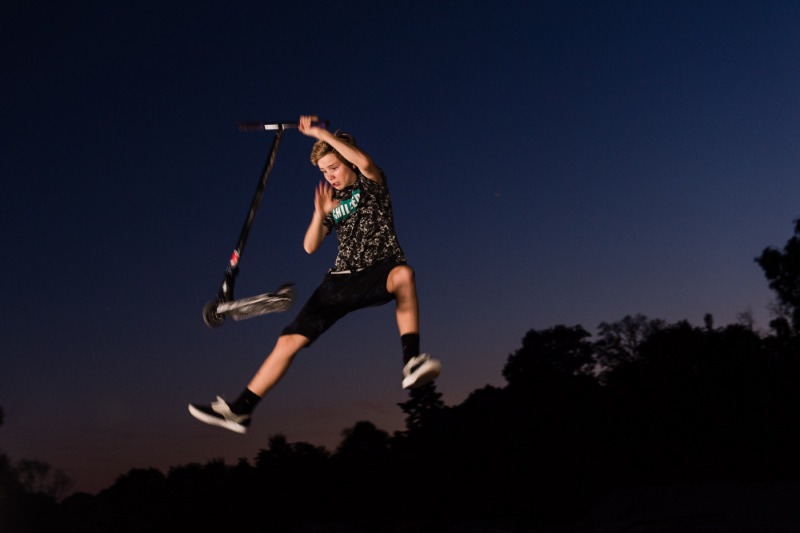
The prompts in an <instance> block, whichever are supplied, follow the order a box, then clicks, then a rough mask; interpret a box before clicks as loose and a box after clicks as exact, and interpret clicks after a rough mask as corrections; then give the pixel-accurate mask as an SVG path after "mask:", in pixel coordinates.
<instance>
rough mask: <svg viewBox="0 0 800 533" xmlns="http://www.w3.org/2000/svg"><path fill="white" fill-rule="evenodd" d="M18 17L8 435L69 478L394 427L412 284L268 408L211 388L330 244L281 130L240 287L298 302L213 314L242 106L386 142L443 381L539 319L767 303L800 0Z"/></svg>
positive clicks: (4, 372) (794, 186)
mask: <svg viewBox="0 0 800 533" xmlns="http://www.w3.org/2000/svg"><path fill="white" fill-rule="evenodd" d="M0 42H1V43H2V54H1V55H0V57H2V83H0V95H1V96H2V98H1V99H0V106H2V116H1V118H2V120H0V128H1V129H0V132H1V133H2V144H1V145H0V146H2V152H1V155H0V173H1V174H2V183H3V194H2V195H1V196H0V202H2V209H1V210H0V216H2V226H3V230H2V238H3V240H2V244H3V246H2V249H3V253H4V261H2V267H1V268H2V274H3V276H2V279H3V280H4V283H5V290H4V293H5V294H6V300H5V305H3V306H2V310H0V313H2V320H0V333H1V334H2V337H1V340H2V344H0V346H2V347H1V348H0V350H2V357H1V358H0V407H2V408H3V410H4V412H5V422H4V424H3V425H2V426H0V452H3V453H6V454H7V455H8V456H9V458H10V459H11V460H12V461H17V460H20V459H23V458H27V459H35V460H39V461H45V462H47V463H49V464H50V465H51V466H52V467H54V468H59V469H61V470H63V471H64V472H65V473H66V474H67V475H68V476H69V477H70V478H71V479H72V480H73V481H74V482H75V486H74V487H73V489H74V490H83V491H88V492H92V493H95V492H96V491H98V490H101V489H103V488H107V487H109V486H110V485H111V484H113V482H114V480H115V479H116V477H117V476H119V475H121V474H124V473H126V472H128V470H130V469H131V468H149V467H154V468H158V469H160V470H162V471H163V472H164V473H166V472H167V471H168V469H169V467H170V466H178V465H185V464H188V463H192V462H201V463H205V462H206V461H208V460H210V459H214V458H222V459H225V460H226V462H228V463H230V464H234V463H235V462H236V461H237V460H238V459H239V458H246V459H248V460H252V459H253V458H254V457H255V455H256V454H257V453H258V451H259V450H260V449H265V448H266V447H267V445H268V439H269V437H270V436H272V435H275V434H283V435H285V436H286V438H287V439H288V440H289V441H290V442H298V441H303V442H309V443H312V444H317V445H323V446H326V447H327V448H329V449H330V450H331V451H332V450H333V449H334V448H335V446H336V445H337V444H338V443H339V441H340V436H341V432H342V430H344V429H347V428H350V427H352V426H353V425H354V424H355V423H356V422H358V421H361V420H369V421H371V422H373V423H374V424H375V425H376V426H378V428H380V429H383V430H385V431H388V432H390V433H391V432H392V431H395V430H398V429H402V428H403V423H404V421H403V413H402V411H401V410H400V409H399V407H398V406H397V403H398V402H403V401H405V400H407V399H408V394H407V393H406V392H405V391H403V390H402V389H401V386H400V381H401V369H402V361H401V349H400V341H399V337H398V334H397V329H396V323H395V319H394V305H393V304H389V305H386V306H383V307H380V308H372V309H366V310H363V311H359V312H357V313H355V314H353V315H350V316H348V317H346V318H345V319H343V320H342V321H341V322H339V323H338V324H337V325H336V326H334V328H333V329H332V330H330V331H329V332H328V333H326V334H325V335H324V336H323V337H322V338H321V339H320V340H318V341H317V342H316V343H315V344H314V345H313V346H312V347H311V348H310V349H308V350H304V351H302V352H301V353H300V354H299V355H298V357H297V358H296V359H295V362H294V365H293V366H292V368H291V369H290V371H289V373H288V374H287V375H286V376H285V378H284V380H283V381H282V382H281V383H280V384H279V385H278V386H277V388H276V389H274V390H273V391H272V392H271V393H270V394H269V395H268V396H267V397H266V398H265V399H264V401H262V402H261V404H260V406H259V408H258V409H257V411H256V412H255V416H254V420H253V425H252V428H251V431H250V432H249V433H248V434H247V435H245V436H242V435H236V434H234V433H231V432H227V431H224V430H222V429H219V428H213V427H209V426H206V425H204V424H201V423H200V422H197V421H196V420H194V419H193V418H192V417H191V416H190V415H189V413H188V411H187V404H188V403H189V402H198V403H208V402H210V401H211V400H213V399H214V397H215V396H216V395H217V394H219V395H223V396H226V397H227V398H228V399H234V398H235V396H236V395H238V393H239V392H240V391H241V390H242V388H243V387H244V386H245V385H246V383H247V382H248V381H249V379H250V377H251V376H252V374H253V372H255V370H256V369H257V368H258V366H259V365H260V364H261V362H262V360H263V358H264V357H265V356H266V355H267V353H268V352H269V350H270V349H271V348H272V346H273V344H274V342H275V339H276V338H277V336H278V334H279V333H280V331H281V329H282V328H283V327H284V326H285V325H286V324H287V323H288V322H289V321H290V320H291V319H292V318H293V316H294V313H296V312H297V311H298V310H299V308H300V306H301V305H302V303H303V302H304V301H305V299H306V298H307V297H308V296H309V295H310V294H311V292H312V291H313V290H314V288H316V286H317V285H318V284H319V282H320V281H321V279H322V276H323V274H324V272H325V271H326V270H327V269H328V268H329V267H330V266H331V265H332V263H333V259H334V256H335V252H336V247H335V240H334V239H333V238H329V239H328V241H327V242H326V243H325V245H324V246H323V248H322V249H321V250H320V251H318V252H317V253H316V254H314V255H307V254H306V253H305V252H304V251H303V248H302V240H303V235H304V233H305V229H306V226H307V224H308V222H309V220H310V218H311V215H312V211H313V192H314V187H315V186H316V184H317V182H318V181H319V179H320V178H321V174H320V172H319V171H318V170H317V169H315V168H314V167H313V166H312V165H311V163H310V162H309V159H308V156H309V152H310V149H311V145H312V144H313V141H312V139H310V138H308V137H305V136H303V135H301V134H300V133H298V132H297V131H294V130H290V131H287V132H286V134H285V135H284V137H283V142H282V145H281V149H280V152H279V154H278V157H277V160H276V163H275V167H274V170H273V172H272V174H271V176H270V180H269V183H268V184H267V187H266V191H265V193H264V198H263V202H262V204H261V207H260V210H259V211H258V214H257V216H256V219H255V223H254V225H253V228H252V231H251V233H250V237H249V240H248V242H247V246H246V248H245V250H244V253H243V256H242V260H241V263H240V267H241V269H240V273H239V276H238V279H237V284H236V289H235V295H236V296H237V297H245V296H252V295H255V294H260V293H264V292H270V291H273V290H275V289H276V288H277V287H278V286H280V285H281V284H282V283H284V282H293V283H295V284H296V288H297V300H296V303H295V307H294V308H293V309H292V310H290V311H288V312H287V313H276V314H270V315H265V316H261V317H257V318H253V319H250V320H245V321H240V322H235V321H228V322H226V323H225V324H224V325H223V326H222V327H220V328H219V329H209V328H208V327H206V326H205V324H204V323H203V320H202V317H201V315H202V308H203V305H204V304H205V303H206V302H207V301H209V300H211V299H213V298H214V297H215V296H216V293H217V290H218V289H219V286H220V283H221V281H222V277H223V274H224V271H225V266H226V264H227V260H228V257H229V255H230V253H231V251H232V250H233V248H234V246H235V245H236V242H237V240H238V237H239V232H240V230H241V228H242V224H243V222H244V219H245V216H246V214H247V210H248V208H249V205H250V201H251V198H252V195H253V192H254V190H255V187H256V184H257V182H258V179H259V176H260V174H261V170H262V167H263V165H264V161H265V159H266V156H267V153H268V151H269V147H270V144H271V142H272V137H273V134H272V133H269V132H261V133H243V132H240V131H238V127H237V126H238V123H239V122H240V121H249V120H260V121H294V120H296V119H297V118H298V117H299V115H301V114H318V115H320V116H324V117H326V118H327V119H328V120H330V123H331V129H341V130H343V131H347V132H349V133H351V134H353V135H354V136H355V137H356V139H357V141H358V144H359V145H360V146H361V147H362V148H363V149H364V150H366V151H367V152H368V153H370V154H371V155H372V156H373V158H374V159H375V160H376V162H377V163H378V164H379V165H380V166H381V167H382V168H383V169H384V170H385V172H386V175H387V177H388V181H389V185H390V190H391V192H392V198H393V202H394V207H395V222H396V226H397V231H398V235H399V238H400V243H401V245H402V246H403V248H404V249H405V252H406V254H407V256H408V257H409V260H410V263H411V265H412V266H414V268H415V270H416V272H417V283H418V290H419V297H420V305H421V320H422V331H421V336H422V349H423V351H427V352H430V353H431V354H432V355H434V357H436V358H438V359H440V360H441V361H442V363H443V365H444V369H443V374H442V376H441V378H440V379H439V380H438V382H437V388H438V390H439V392H441V393H442V395H443V396H442V399H443V401H444V402H445V404H447V405H456V404H459V403H460V402H462V401H463V400H464V399H465V398H466V397H467V396H468V395H469V394H470V393H471V392H472V391H474V390H476V389H479V388H481V387H484V386H485V385H494V386H504V385H505V381H504V379H503V377H502V374H501V372H502V368H503V366H504V364H505V362H506V359H507V357H508V355H509V354H511V353H512V352H514V351H515V350H516V349H517V348H519V347H520V346H521V339H522V337H523V336H524V335H525V333H526V332H527V331H529V330H531V329H537V330H542V329H546V328H550V327H554V326H557V325H566V326H576V325H581V326H583V327H584V328H585V329H586V330H587V331H589V332H590V333H595V332H596V328H597V326H598V324H600V323H601V322H604V321H605V322H614V321H617V320H621V319H622V318H624V317H625V316H626V315H635V314H637V313H641V314H643V315H645V316H647V317H649V318H653V319H663V320H666V321H668V322H677V321H679V320H688V321H689V322H690V323H692V324H693V325H698V326H699V325H702V324H703V316H704V315H705V314H706V313H710V314H712V315H713V316H714V319H715V324H716V325H717V326H724V325H727V324H731V323H735V322H736V321H737V320H739V319H740V317H741V316H742V314H743V313H750V314H751V315H752V317H753V318H754V319H755V327H756V328H757V329H758V330H760V331H764V332H767V331H768V322H769V319H770V317H771V315H770V311H769V307H770V304H771V302H772V301H773V294H772V292H771V291H770V290H769V288H768V286H767V281H766V279H765V277H764V275H763V272H762V271H761V269H760V267H759V266H758V265H757V263H756V262H755V261H754V259H755V257H757V256H758V255H760V253H761V251H762V250H763V249H764V248H765V247H767V246H776V247H782V246H783V244H784V243H785V242H786V241H787V240H788V239H789V238H790V237H791V235H792V231H793V220H794V219H795V218H797V217H798V216H800V207H799V204H798V198H800V100H799V99H798V95H800V61H799V60H798V58H800V3H797V2H793V1H767V2H753V1H735V0H734V1H722V0H718V1H704V0H700V1H697V0H691V1H689V0H687V1H675V2H656V1H618V2H600V1H596V2H589V1H567V2H553V1H541V2H535V1H531V2H510V1H499V2H492V3H483V4H477V5H473V4H471V3H468V2H461V1H455V0H453V1H425V2H419V1H407V2H399V1H398V2H360V1H356V2H337V1H327V2H317V1H311V2H303V1H297V2H293V1H284V2H269V1H264V2H162V3H142V2H122V3H119V2H76V3H61V2H38V1H24V2H23V1H20V0H15V1H12V2H10V5H6V6H5V7H4V8H3V10H2V16H0Z"/></svg>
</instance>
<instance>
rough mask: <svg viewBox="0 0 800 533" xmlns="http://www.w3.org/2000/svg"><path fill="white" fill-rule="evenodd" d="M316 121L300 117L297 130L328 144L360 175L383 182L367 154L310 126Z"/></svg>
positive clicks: (309, 117)
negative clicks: (355, 168)
mask: <svg viewBox="0 0 800 533" xmlns="http://www.w3.org/2000/svg"><path fill="white" fill-rule="evenodd" d="M318 120H319V118H318V117H316V116H302V117H300V124H299V126H298V129H299V130H300V131H301V132H302V133H304V134H305V135H308V136H309V137H314V138H316V139H319V140H321V141H325V142H326V143H328V144H330V145H331V146H332V147H333V148H334V149H335V150H336V151H337V152H339V153H340V154H342V157H344V158H345V159H347V160H348V161H350V162H351V163H353V164H354V165H355V166H356V167H358V169H359V170H360V171H361V173H362V174H364V176H366V177H367V178H369V179H371V180H372V181H377V182H379V183H381V182H382V181H383V178H382V176H381V171H380V169H379V168H378V166H377V165H376V164H375V162H374V161H373V160H372V158H371V157H370V156H369V154H367V153H366V152H365V151H364V150H362V149H360V148H358V147H357V146H353V145H351V144H348V143H346V142H344V141H342V140H341V139H339V138H338V137H337V136H336V135H334V134H333V133H331V132H330V131H328V130H326V129H325V128H320V127H319V126H312V125H311V124H312V123H316V122H317V121H318Z"/></svg>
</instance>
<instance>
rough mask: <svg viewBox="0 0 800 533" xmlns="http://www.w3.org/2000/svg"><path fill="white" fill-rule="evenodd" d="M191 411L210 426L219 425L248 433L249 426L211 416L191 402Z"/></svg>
mask: <svg viewBox="0 0 800 533" xmlns="http://www.w3.org/2000/svg"><path fill="white" fill-rule="evenodd" d="M189 413H191V415H192V416H193V417H195V418H196V419H198V420H199V421H200V422H205V423H206V424H208V425H210V426H217V427H221V428H225V429H227V430H230V431H233V432H234V433H240V434H245V433H247V428H246V427H245V426H243V425H241V424H238V423H236V422H231V421H230V420H225V419H220V418H217V417H215V416H211V415H209V414H208V413H204V412H203V411H201V410H199V409H196V408H195V407H194V406H193V405H192V404H189Z"/></svg>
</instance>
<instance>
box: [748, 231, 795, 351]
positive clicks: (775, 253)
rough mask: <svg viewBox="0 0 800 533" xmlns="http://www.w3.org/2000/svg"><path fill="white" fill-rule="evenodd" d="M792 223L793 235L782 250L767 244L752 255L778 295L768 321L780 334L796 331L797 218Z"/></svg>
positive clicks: (793, 333)
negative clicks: (774, 314)
mask: <svg viewBox="0 0 800 533" xmlns="http://www.w3.org/2000/svg"><path fill="white" fill-rule="evenodd" d="M794 224H795V226H794V236H792V237H791V238H790V239H789V240H788V241H787V242H786V245H785V246H784V247H783V251H781V250H778V249H777V248H774V247H771V246H770V247H767V248H765V249H764V251H763V252H762V253H761V255H760V256H759V257H757V258H756V262H757V263H758V264H759V265H760V266H761V268H762V270H764V275H765V276H766V278H767V280H768V281H769V287H770V289H772V290H773V291H775V294H776V295H777V297H778V305H777V306H776V308H775V312H776V315H777V316H776V317H775V319H774V320H773V321H772V322H771V323H770V325H771V326H772V327H773V329H774V330H775V331H776V333H778V334H779V335H784V336H785V335H789V334H792V335H797V334H798V333H800V218H798V219H796V220H795V221H794Z"/></svg>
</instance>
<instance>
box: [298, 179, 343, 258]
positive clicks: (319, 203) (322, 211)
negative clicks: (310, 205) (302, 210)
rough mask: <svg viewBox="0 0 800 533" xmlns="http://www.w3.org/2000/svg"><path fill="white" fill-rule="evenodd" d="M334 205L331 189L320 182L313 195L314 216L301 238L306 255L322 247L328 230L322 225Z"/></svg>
mask: <svg viewBox="0 0 800 533" xmlns="http://www.w3.org/2000/svg"><path fill="white" fill-rule="evenodd" d="M336 204H337V202H336V200H334V199H333V188H332V187H331V186H330V185H328V184H327V183H323V182H320V183H319V185H317V190H316V192H315V193H314V214H313V215H312V216H311V222H310V223H309V224H308V229H307V230H306V236H305V237H304V238H303V248H304V249H305V251H306V253H309V254H313V253H314V252H316V251H317V250H318V249H319V247H320V246H321V245H322V241H324V240H325V237H326V236H327V235H328V228H326V227H325V224H324V221H325V216H326V215H327V213H330V212H331V211H332V210H333V208H334V207H336Z"/></svg>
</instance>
